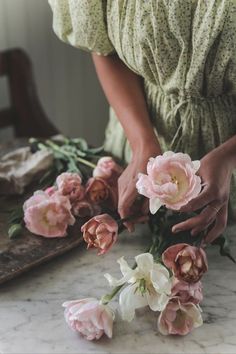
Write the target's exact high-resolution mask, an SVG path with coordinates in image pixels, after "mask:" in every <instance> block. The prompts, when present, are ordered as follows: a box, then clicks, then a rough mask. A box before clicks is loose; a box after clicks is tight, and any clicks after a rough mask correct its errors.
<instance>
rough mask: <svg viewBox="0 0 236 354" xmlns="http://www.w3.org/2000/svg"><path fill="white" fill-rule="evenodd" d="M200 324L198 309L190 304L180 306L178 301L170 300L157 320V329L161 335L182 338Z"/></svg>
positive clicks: (201, 322) (200, 317) (200, 318)
mask: <svg viewBox="0 0 236 354" xmlns="http://www.w3.org/2000/svg"><path fill="white" fill-rule="evenodd" d="M202 324H203V321H202V316H201V312H200V310H199V308H198V307H197V306H196V305H194V304H192V303H187V304H182V303H181V302H180V301H179V300H178V299H171V300H170V301H169V303H168V304H167V306H166V308H165V309H164V311H162V312H161V314H160V316H159V318H158V329H159V331H160V333H161V334H163V335H168V334H178V335H181V336H183V335H186V334H188V333H189V332H191V331H192V330H193V328H197V327H200V326H201V325H202Z"/></svg>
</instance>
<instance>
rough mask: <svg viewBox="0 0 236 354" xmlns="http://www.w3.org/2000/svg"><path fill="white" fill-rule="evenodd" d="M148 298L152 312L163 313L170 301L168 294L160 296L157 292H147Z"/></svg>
mask: <svg viewBox="0 0 236 354" xmlns="http://www.w3.org/2000/svg"><path fill="white" fill-rule="evenodd" d="M146 297H147V303H148V305H149V307H150V309H151V310H152V311H163V310H164V308H165V307H166V305H167V303H168V301H169V297H168V296H167V295H166V294H158V293H157V292H153V293H152V292H151V293H149V292H147V294H146Z"/></svg>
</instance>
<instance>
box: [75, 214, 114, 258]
mask: <svg viewBox="0 0 236 354" xmlns="http://www.w3.org/2000/svg"><path fill="white" fill-rule="evenodd" d="M81 231H82V232H83V238H84V240H85V242H87V244H88V248H98V250H99V252H98V255H101V254H104V253H107V252H108V251H109V250H110V249H111V247H112V246H113V245H114V243H115V242H116V240H117V237H118V224H117V222H116V221H115V220H114V219H113V218H112V217H111V216H110V215H108V214H102V215H97V216H94V217H93V218H92V219H90V220H89V221H88V222H86V223H85V224H84V225H83V226H82V227H81Z"/></svg>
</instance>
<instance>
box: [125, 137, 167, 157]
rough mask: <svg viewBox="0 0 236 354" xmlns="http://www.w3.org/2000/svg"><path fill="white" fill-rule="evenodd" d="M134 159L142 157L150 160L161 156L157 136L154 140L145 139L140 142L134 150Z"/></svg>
mask: <svg viewBox="0 0 236 354" xmlns="http://www.w3.org/2000/svg"><path fill="white" fill-rule="evenodd" d="M132 153H133V157H134V158H136V157H142V158H147V159H149V158H150V157H156V156H158V155H161V154H162V152H161V147H160V144H159V142H158V140H157V137H156V136H155V137H154V139H152V140H151V139H148V140H146V139H144V138H142V139H141V140H139V141H138V143H137V144H135V146H133V148H132Z"/></svg>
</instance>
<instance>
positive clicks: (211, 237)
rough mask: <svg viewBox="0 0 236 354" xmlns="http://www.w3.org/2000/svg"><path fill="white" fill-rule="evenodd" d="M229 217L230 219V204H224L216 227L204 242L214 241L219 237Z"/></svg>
mask: <svg viewBox="0 0 236 354" xmlns="http://www.w3.org/2000/svg"><path fill="white" fill-rule="evenodd" d="M227 219H228V206H227V205H224V206H223V207H222V209H221V210H220V212H219V214H218V216H217V218H216V222H215V225H214V227H213V228H212V229H211V230H210V231H209V233H208V234H207V235H206V237H205V239H204V242H203V243H206V244H208V243H212V242H213V241H214V240H215V239H216V238H217V237H219V236H220V235H221V234H222V232H223V231H224V229H225V227H226V225H227Z"/></svg>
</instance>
